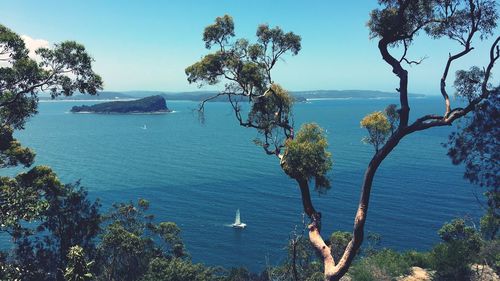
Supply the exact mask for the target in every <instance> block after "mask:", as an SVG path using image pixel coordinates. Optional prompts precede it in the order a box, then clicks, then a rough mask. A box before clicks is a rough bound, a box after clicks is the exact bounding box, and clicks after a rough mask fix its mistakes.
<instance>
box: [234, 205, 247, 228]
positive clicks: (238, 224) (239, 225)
mask: <svg viewBox="0 0 500 281" xmlns="http://www.w3.org/2000/svg"><path fill="white" fill-rule="evenodd" d="M231 226H232V227H233V228H245V227H246V226H247V225H246V224H245V223H242V222H241V218H240V209H238V210H236V217H235V218H234V223H233V224H231Z"/></svg>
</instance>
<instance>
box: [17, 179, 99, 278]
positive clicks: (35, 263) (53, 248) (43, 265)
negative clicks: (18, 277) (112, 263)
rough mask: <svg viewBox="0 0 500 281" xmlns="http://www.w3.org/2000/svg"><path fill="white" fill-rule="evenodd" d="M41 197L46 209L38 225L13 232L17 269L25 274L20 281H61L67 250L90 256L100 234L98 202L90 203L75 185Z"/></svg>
mask: <svg viewBox="0 0 500 281" xmlns="http://www.w3.org/2000/svg"><path fill="white" fill-rule="evenodd" d="M56 183H57V181H56ZM43 194H44V195H43V200H44V201H45V202H46V204H47V208H46V209H44V210H43V211H41V212H40V214H39V216H38V217H39V222H37V223H36V224H34V225H28V226H31V227H28V226H24V227H23V228H18V229H14V230H15V231H16V233H17V234H16V235H15V236H14V237H15V238H16V248H15V251H14V252H15V256H16V263H17V266H18V267H20V268H22V269H23V270H24V271H26V272H28V273H29V274H27V275H26V276H25V277H23V278H24V280H53V279H57V280H62V279H63V276H62V270H61V269H64V268H66V267H67V264H68V259H67V254H68V252H69V251H70V249H71V247H72V246H74V245H80V246H79V247H80V248H81V249H82V251H85V252H86V253H87V254H88V255H93V254H94V252H95V245H94V239H95V237H96V236H97V233H98V232H99V230H100V227H99V224H100V222H101V219H100V218H101V216H100V214H99V206H100V205H99V202H98V201H96V202H94V203H91V202H90V201H89V200H88V199H87V192H86V191H85V190H84V189H83V188H82V187H80V186H79V184H78V183H77V184H75V185H60V186H51V187H50V188H48V189H46V190H45V191H44V193H43Z"/></svg>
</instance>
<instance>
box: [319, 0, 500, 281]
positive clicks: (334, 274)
mask: <svg viewBox="0 0 500 281" xmlns="http://www.w3.org/2000/svg"><path fill="white" fill-rule="evenodd" d="M379 4H380V5H381V6H382V7H381V8H380V9H375V10H373V11H372V12H371V14H370V20H369V22H368V27H369V29H370V36H371V38H378V39H379V41H378V49H379V51H380V54H381V56H382V59H383V60H384V61H385V62H386V63H387V64H388V65H389V66H391V68H392V72H393V73H394V74H395V75H396V76H397V78H398V80H399V86H398V87H397V89H396V90H397V92H398V93H399V100H400V104H399V107H400V108H399V109H398V110H397V113H398V114H397V115H398V118H397V119H398V122H397V123H398V125H397V128H396V129H395V130H394V131H393V132H392V133H391V134H390V136H388V138H387V139H384V140H383V141H382V143H378V142H377V143H372V144H374V146H375V154H374V155H373V157H372V159H371V161H370V162H369V164H368V167H367V168H366V171H365V175H364V177H363V182H362V185H361V197H360V200H359V204H358V210H357V212H356V216H355V220H354V226H353V236H352V239H351V240H350V242H349V244H348V245H347V247H346V250H345V251H344V253H343V255H342V257H341V258H340V259H339V260H338V261H335V260H334V259H333V258H332V256H331V253H330V252H328V251H323V249H324V248H325V244H324V241H323V239H322V238H321V236H320V235H319V232H318V231H311V229H310V239H311V241H312V242H313V245H315V247H316V248H317V249H318V250H319V251H320V252H321V253H322V257H323V260H324V265H325V272H324V273H325V279H327V280H339V279H340V278H341V277H342V276H343V275H345V273H346V272H347V270H348V269H349V266H350V265H351V263H352V261H353V259H354V257H355V255H356V252H357V250H358V249H359V247H360V246H361V243H362V241H363V235H364V225H365V222H366V218H367V213H368V206H369V199H370V193H371V188H372V184H373V180H374V176H375V173H376V172H377V169H378V168H379V166H380V164H381V163H382V162H383V161H384V160H385V159H386V157H387V156H388V155H389V154H390V153H391V152H392V151H393V149H394V148H395V147H396V146H397V145H398V144H399V142H400V141H401V140H402V139H403V138H404V137H406V136H408V135H410V134H412V133H415V132H418V131H423V130H427V129H429V128H434V127H441V126H450V125H452V124H453V122H455V121H456V120H458V119H460V118H462V117H464V116H466V115H467V114H468V113H472V112H473V111H474V110H475V109H476V108H477V106H478V105H480V104H481V103H482V102H484V101H485V100H487V99H488V98H490V97H491V96H498V95H499V92H498V88H495V87H492V86H491V85H490V84H489V81H490V79H491V75H492V69H493V66H494V65H495V63H496V61H497V60H498V58H499V56H500V50H499V41H500V37H496V38H495V39H494V41H493V43H492V45H491V48H490V51H489V54H487V55H488V58H489V62H488V64H487V65H486V66H485V68H484V69H483V70H480V71H479V73H477V72H478V71H477V69H475V68H472V69H470V70H468V71H463V72H459V73H457V74H458V75H457V79H456V80H455V88H456V89H457V91H456V96H457V97H458V98H460V99H463V100H464V101H465V102H466V106H465V107H456V108H453V107H452V106H451V102H450V98H449V94H448V89H447V86H446V82H447V81H448V73H449V71H450V67H451V66H452V64H453V63H454V62H456V60H458V59H460V58H462V57H463V56H465V55H468V54H469V53H470V52H471V51H472V50H473V46H472V40H473V39H475V38H477V37H479V39H485V38H487V37H488V36H490V35H492V34H493V30H494V28H495V27H496V21H497V19H498V12H497V7H496V6H497V4H496V3H495V1H492V0H450V1H448V0H446V1H444V0H443V1H442V0H435V1H426V0H425V1H424V0H380V1H379ZM419 32H425V33H427V34H428V35H430V36H431V37H432V38H435V39H441V38H445V37H447V38H449V39H451V40H452V41H455V42H457V43H458V44H459V46H461V48H462V50H461V51H460V52H458V53H456V54H450V55H449V57H448V58H447V61H446V64H445V65H444V70H443V74H442V76H441V77H437V79H436V80H437V82H438V83H437V84H438V85H439V89H440V91H441V94H442V96H443V100H444V106H443V107H444V110H443V111H444V113H443V114H429V115H424V116H420V117H417V118H414V119H413V118H412V120H413V121H411V122H410V103H409V99H408V70H407V69H405V68H404V65H412V64H419V63H421V62H422V61H415V60H411V59H408V57H407V54H408V49H409V48H410V47H411V44H412V42H413V40H414V39H415V37H416V36H417V34H418V33H419ZM395 49H396V50H395ZM398 50H400V51H401V53H402V55H400V56H397V55H396V53H397V51H398ZM464 77H474V78H475V79H464ZM386 112H388V113H389V112H391V111H389V110H388V111H386ZM388 115H389V114H388ZM387 123H388V125H389V127H390V126H391V124H390V123H389V122H388V121H387ZM365 127H366V128H367V129H368V131H369V132H370V128H369V127H368V126H365ZM370 134H371V132H370ZM378 146H380V147H378ZM313 230H314V229H313Z"/></svg>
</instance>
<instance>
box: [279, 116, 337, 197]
mask: <svg viewBox="0 0 500 281" xmlns="http://www.w3.org/2000/svg"><path fill="white" fill-rule="evenodd" d="M327 148H328V141H327V139H326V136H325V134H324V132H323V129H321V127H319V126H318V125H317V124H314V123H309V124H304V125H302V127H301V128H300V130H299V131H298V133H297V135H296V136H295V138H294V139H293V140H292V139H289V140H288V141H287V142H286V146H285V153H284V155H283V159H282V161H281V166H282V168H283V170H284V171H285V173H286V174H287V175H289V176H290V177H291V178H293V179H305V180H311V179H314V180H315V184H316V187H318V188H321V187H325V188H326V187H329V186H330V182H329V180H328V178H327V176H326V174H327V172H328V171H329V170H330V169H331V168H332V160H331V157H332V154H331V153H330V152H328V151H327Z"/></svg>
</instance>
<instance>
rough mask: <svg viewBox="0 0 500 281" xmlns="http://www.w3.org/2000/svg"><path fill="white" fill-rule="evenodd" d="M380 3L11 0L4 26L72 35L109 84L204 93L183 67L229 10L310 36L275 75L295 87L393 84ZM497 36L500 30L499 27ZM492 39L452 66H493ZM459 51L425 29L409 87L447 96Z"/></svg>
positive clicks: (251, 33) (252, 26)
mask: <svg viewBox="0 0 500 281" xmlns="http://www.w3.org/2000/svg"><path fill="white" fill-rule="evenodd" d="M376 7H377V1H376V0H356V1H331V0H318V1H294V0H273V1H264V0H254V1H243V0H240V1H238V0H210V1H209V0H205V1H202V0H198V1H194V0H169V1H154V0H142V1H119V0H107V1H101V0H85V1H84V0H73V1H57V0H44V1H40V0H23V1H15V0H12V1H2V9H1V10H0V24H3V25H5V26H7V27H9V28H10V29H12V30H13V31H15V32H16V33H18V34H19V35H22V36H23V38H24V39H25V41H26V42H27V45H28V46H29V47H30V48H33V49H34V48H36V47H40V46H46V45H51V44H54V43H58V42H61V41H64V40H75V41H78V42H79V43H82V44H84V45H85V47H86V49H87V51H88V52H89V53H90V54H91V55H92V57H93V58H94V59H95V62H94V69H95V71H96V72H97V73H99V74H100V75H101V76H102V78H103V80H104V89H105V90H108V91H130V90H158V91H171V92H178V91H196V90H200V89H199V88H198V87H197V86H196V85H190V84H189V83H188V82H187V80H186V75H185V73H184V69H185V68H186V67H187V66H189V65H191V64H193V63H195V62H196V61H197V60H199V59H200V58H201V57H202V56H203V55H205V54H207V53H208V52H209V51H208V50H206V49H205V47H204V43H203V41H202V33H203V29H204V28H205V26H207V25H209V24H212V23H213V21H214V19H215V18H216V17H217V16H222V15H224V14H229V15H231V16H232V17H233V19H234V23H235V32H236V37H238V38H247V39H249V40H250V41H255V31H256V28H257V26H258V25H259V24H261V23H267V24H269V25H270V26H280V27H281V28H282V29H283V30H284V31H293V32H294V33H296V34H298V35H300V36H301V37H302V50H301V51H300V53H299V54H298V55H297V56H291V55H288V56H285V57H284V59H283V61H281V62H280V63H279V65H278V66H277V67H276V69H275V72H274V74H273V78H274V80H275V82H277V83H279V84H281V85H282V86H283V87H285V88H286V89H289V90H292V91H302V90H349V89H358V90H381V91H394V89H395V88H396V87H397V85H398V81H397V78H396V77H395V76H394V74H392V72H391V68H390V67H389V66H388V65H387V64H386V63H385V62H384V61H383V60H382V59H381V56H380V53H379V51H378V49H377V40H376V39H373V40H370V39H369V36H368V28H367V27H366V22H367V20H368V17H369V13H370V11H371V10H373V9H374V8H376ZM494 34H495V35H496V36H498V35H499V34H500V29H499V28H497V29H496V30H495V32H494ZM492 42H493V38H491V37H490V38H489V39H487V40H485V41H480V40H479V39H476V40H474V41H473V44H474V46H475V50H474V51H473V52H471V53H470V54H469V55H468V56H467V57H466V58H465V59H462V60H461V61H460V63H458V64H456V65H455V66H454V67H452V69H451V71H452V72H451V73H454V72H455V71H456V70H458V69H466V68H469V67H470V66H472V65H479V66H486V64H487V62H488V52H489V48H490V45H491V43H492ZM457 51H460V46H459V45H457V44H456V43H454V42H452V41H450V40H448V39H441V40H432V39H430V38H428V37H427V36H426V35H425V34H424V33H422V34H420V35H419V36H418V38H417V39H416V40H415V43H414V45H413V46H412V47H411V48H410V50H409V52H408V58H410V59H420V58H422V57H426V59H425V60H424V61H423V63H422V64H420V65H418V66H411V67H410V66H408V67H406V68H407V69H408V70H409V91H410V92H413V93H422V94H428V95H435V94H439V79H440V77H441V75H442V71H443V68H444V64H445V63H446V60H447V57H448V54H449V53H450V52H452V53H454V52H457ZM395 53H397V50H395ZM497 72H498V71H497ZM493 78H494V81H498V80H499V79H498V77H495V76H494V77H493ZM496 83H497V82H496ZM448 84H449V85H451V84H452V81H450V82H449V83H448ZM203 89H206V90H215V89H217V87H215V88H203Z"/></svg>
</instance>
